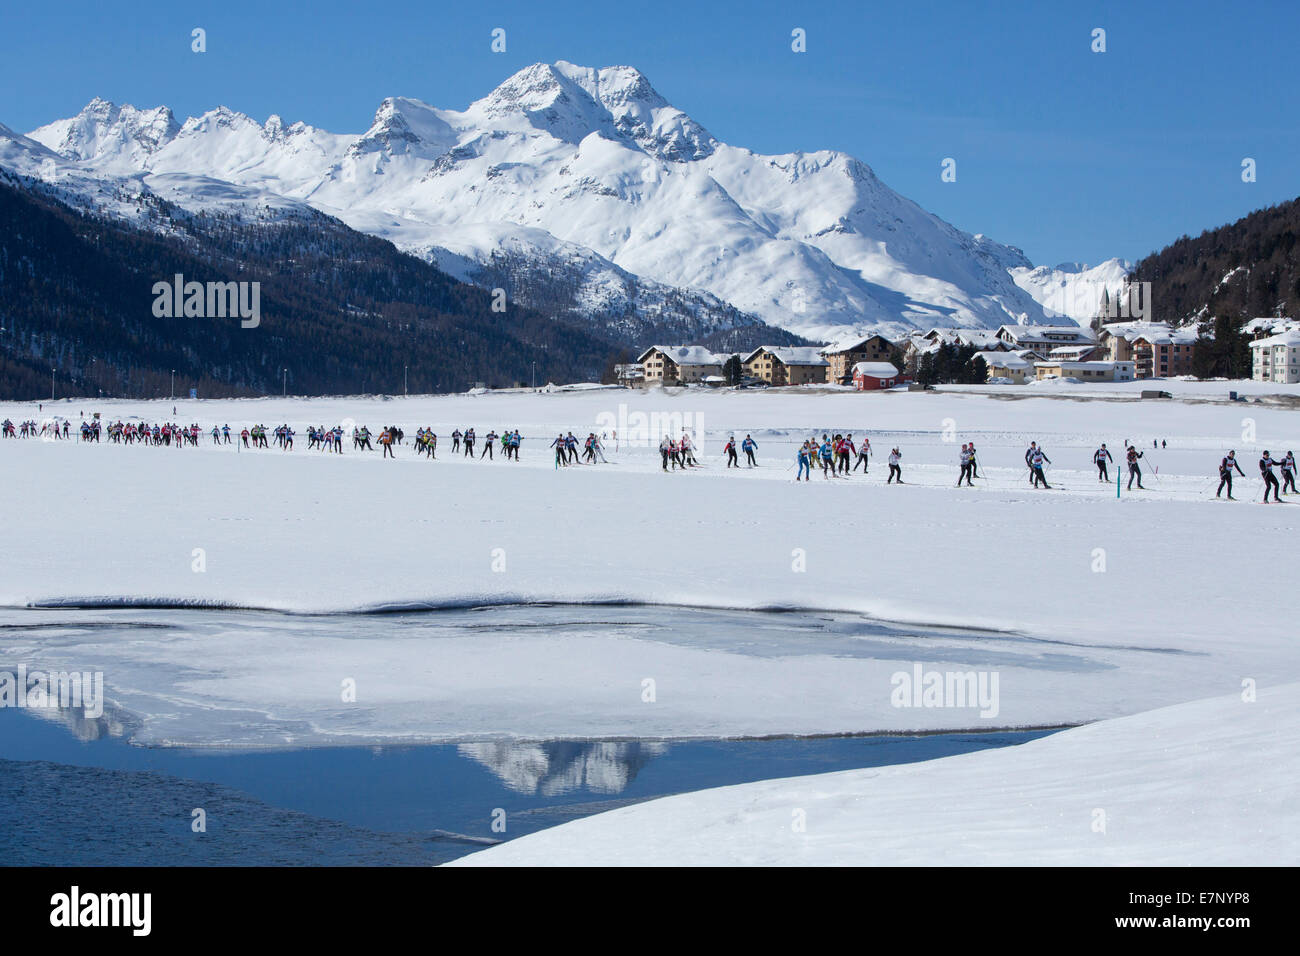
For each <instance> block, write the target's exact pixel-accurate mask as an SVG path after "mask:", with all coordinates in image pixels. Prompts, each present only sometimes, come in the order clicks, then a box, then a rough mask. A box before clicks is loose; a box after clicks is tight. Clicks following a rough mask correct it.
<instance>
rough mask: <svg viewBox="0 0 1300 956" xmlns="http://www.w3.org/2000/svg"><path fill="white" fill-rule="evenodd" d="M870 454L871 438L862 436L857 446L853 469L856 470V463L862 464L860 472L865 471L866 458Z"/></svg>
mask: <svg viewBox="0 0 1300 956" xmlns="http://www.w3.org/2000/svg"><path fill="white" fill-rule="evenodd" d="M870 455H871V439H869V438H867V437H865V436H863V439H862V444H861V445H859V446H858V460H857V461H855V462H854V463H853V470H854V471H857V470H858V465H861V466H862V473H863V474H864V475H865V474H866V473H867V458H868V457H869V456H870Z"/></svg>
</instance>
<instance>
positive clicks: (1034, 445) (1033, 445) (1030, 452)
mask: <svg viewBox="0 0 1300 956" xmlns="http://www.w3.org/2000/svg"><path fill="white" fill-rule="evenodd" d="M1037 450H1038V442H1036V441H1031V442H1030V443H1029V447H1028V448H1026V449H1025V467H1026V468H1028V469H1029V483H1030V484H1031V485H1033V484H1034V466H1033V463H1032V462H1031V461H1030V459H1031V458H1033V457H1034V452H1035V451H1037Z"/></svg>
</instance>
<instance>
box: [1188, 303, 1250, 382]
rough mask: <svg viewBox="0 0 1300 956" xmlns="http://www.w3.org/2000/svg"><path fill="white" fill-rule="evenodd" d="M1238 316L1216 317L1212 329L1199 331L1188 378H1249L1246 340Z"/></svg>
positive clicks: (1207, 328)
mask: <svg viewBox="0 0 1300 956" xmlns="http://www.w3.org/2000/svg"><path fill="white" fill-rule="evenodd" d="M1245 321H1246V320H1245V319H1244V318H1243V317H1241V316H1232V315H1220V316H1217V317H1216V318H1215V320H1214V327H1213V329H1211V328H1209V327H1208V324H1207V325H1206V326H1205V327H1203V328H1202V330H1201V334H1200V335H1198V336H1197V337H1196V341H1195V342H1194V343H1193V345H1192V374H1193V375H1195V376H1196V377H1197V378H1250V375H1251V361H1252V358H1253V357H1252V355H1251V353H1250V336H1248V335H1247V334H1246V333H1245V332H1243V331H1242V328H1241V327H1242V325H1244V324H1245Z"/></svg>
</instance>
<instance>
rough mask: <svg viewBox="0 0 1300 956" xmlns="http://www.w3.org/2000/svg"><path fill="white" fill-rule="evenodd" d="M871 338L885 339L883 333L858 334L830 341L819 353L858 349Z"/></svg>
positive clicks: (829, 353) (827, 353)
mask: <svg viewBox="0 0 1300 956" xmlns="http://www.w3.org/2000/svg"><path fill="white" fill-rule="evenodd" d="M872 339H885V337H884V336H883V335H864V336H859V337H858V338H851V339H841V340H840V341H838V342H832V343H831V344H830V345H828V346H826V347H825V348H824V349H822V350H821V354H822V355H834V354H836V353H838V352H852V351H853V350H854V349H859V348H861V347H862V346H864V345H866V344H867V343H868V342H870V341H871V340H872ZM885 341H886V342H888V341H889V339H885Z"/></svg>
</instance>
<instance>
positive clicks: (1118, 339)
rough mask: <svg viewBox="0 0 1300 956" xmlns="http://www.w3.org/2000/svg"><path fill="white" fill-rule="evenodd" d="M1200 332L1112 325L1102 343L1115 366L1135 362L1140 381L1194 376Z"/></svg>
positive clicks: (1151, 324) (1164, 326) (1139, 324)
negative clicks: (1142, 379) (1193, 360)
mask: <svg viewBox="0 0 1300 956" xmlns="http://www.w3.org/2000/svg"><path fill="white" fill-rule="evenodd" d="M1196 338H1197V331H1196V329H1195V328H1194V327H1186V328H1179V329H1175V328H1172V327H1171V326H1169V325H1168V324H1167V323H1164V322H1111V323H1108V324H1106V325H1104V326H1102V329H1101V334H1100V336H1099V343H1100V345H1101V347H1102V352H1103V354H1104V355H1105V357H1106V358H1107V359H1109V360H1110V361H1112V362H1132V363H1134V367H1135V368H1136V374H1137V377H1138V378H1168V377H1171V376H1175V375H1190V374H1191V373H1192V355H1193V354H1194V352H1195V345H1196Z"/></svg>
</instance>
